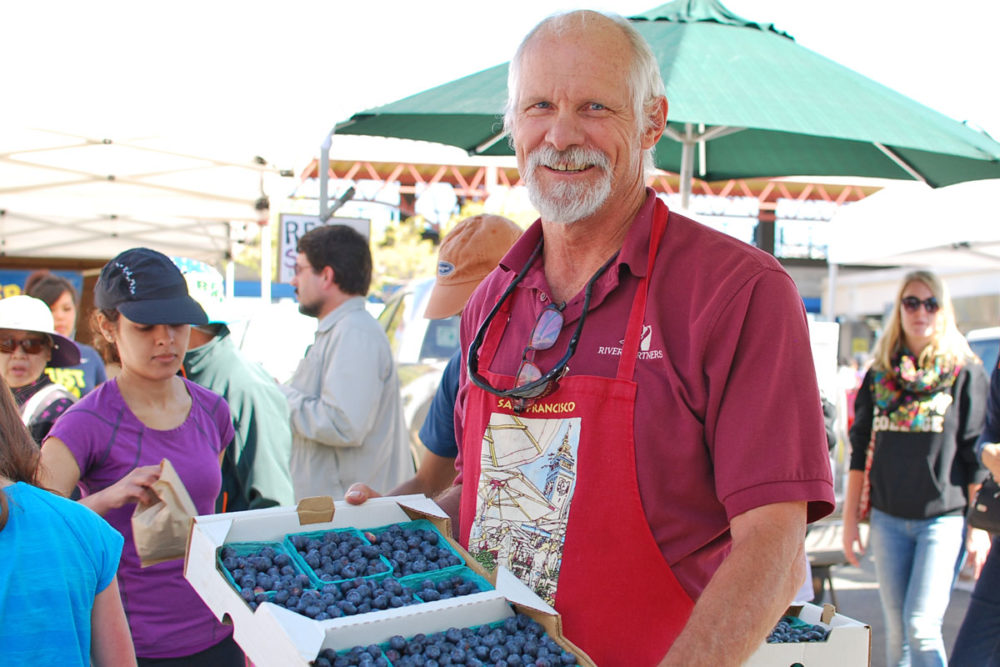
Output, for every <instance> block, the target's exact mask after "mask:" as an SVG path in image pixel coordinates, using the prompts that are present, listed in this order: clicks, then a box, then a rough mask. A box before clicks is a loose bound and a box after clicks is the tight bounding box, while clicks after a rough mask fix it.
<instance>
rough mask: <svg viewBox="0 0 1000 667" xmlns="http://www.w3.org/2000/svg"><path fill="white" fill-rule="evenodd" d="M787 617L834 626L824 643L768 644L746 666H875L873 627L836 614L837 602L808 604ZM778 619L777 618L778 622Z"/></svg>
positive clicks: (794, 607) (788, 613) (790, 608)
mask: <svg viewBox="0 0 1000 667" xmlns="http://www.w3.org/2000/svg"><path fill="white" fill-rule="evenodd" d="M785 615H786V616H797V617H798V618H800V619H802V620H803V621H805V622H806V623H811V624H813V625H815V624H820V625H823V626H825V627H828V628H830V634H829V636H828V637H827V639H826V641H823V642H798V643H788V644H764V645H763V646H761V647H760V648H759V649H757V652H756V653H754V654H753V655H752V656H750V659H749V660H748V661H747V662H746V663H745V664H744V667H792V666H793V665H800V666H801V667H866V666H867V665H871V647H872V629H871V626H869V625H866V624H865V623H861V622H860V621H855V620H854V619H852V618H848V617H846V616H842V615H841V614H838V613H836V611H835V609H834V607H833V605H829V604H827V605H823V607H818V606H816V605H814V604H809V603H805V604H802V605H795V606H792V607H789V608H788V611H786V612H785ZM776 622H777V621H776Z"/></svg>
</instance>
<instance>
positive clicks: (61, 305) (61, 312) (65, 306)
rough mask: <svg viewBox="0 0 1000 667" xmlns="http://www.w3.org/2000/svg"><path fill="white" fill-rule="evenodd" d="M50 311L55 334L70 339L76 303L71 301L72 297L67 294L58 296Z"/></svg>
mask: <svg viewBox="0 0 1000 667" xmlns="http://www.w3.org/2000/svg"><path fill="white" fill-rule="evenodd" d="M51 310H52V320H53V321H54V323H55V328H56V333H57V334H60V335H62V336H66V337H67V338H69V337H72V335H73V328H74V327H75V326H76V303H74V301H73V295H72V294H70V293H69V292H63V293H62V294H60V295H59V298H58V299H56V300H55V303H53V304H52V306H51Z"/></svg>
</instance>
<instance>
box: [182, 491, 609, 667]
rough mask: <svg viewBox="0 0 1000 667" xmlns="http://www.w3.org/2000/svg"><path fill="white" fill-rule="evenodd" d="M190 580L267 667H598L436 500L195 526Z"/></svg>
mask: <svg viewBox="0 0 1000 667" xmlns="http://www.w3.org/2000/svg"><path fill="white" fill-rule="evenodd" d="M184 572H185V576H186V577H187V579H188V580H189V581H190V582H191V584H192V586H194V588H195V590H196V591H198V594H199V595H201V597H202V598H203V599H204V600H205V602H206V603H207V604H208V606H209V608H210V609H212V611H213V612H214V613H215V615H216V616H217V617H218V618H219V619H220V620H222V621H224V622H227V623H231V624H232V625H233V636H234V638H235V639H236V642H237V643H238V644H239V645H240V646H241V648H243V650H244V651H245V652H246V654H247V657H248V658H249V659H250V660H251V661H252V662H253V663H254V665H256V666H257V667H267V666H268V665H281V666H285V665H301V666H312V665H315V666H316V667H328V666H332V665H345V666H346V665H384V666H386V667H404V666H406V665H425V664H435V663H441V662H442V661H443V660H447V661H450V664H464V665H493V664H505V665H508V664H550V665H582V666H588V667H593V663H592V661H591V660H590V659H589V658H588V657H587V656H586V655H585V654H584V653H582V652H581V651H580V650H579V649H578V648H577V647H576V646H574V645H573V644H572V643H571V642H569V641H568V640H567V639H565V638H564V637H563V636H562V634H561V631H560V621H559V616H558V614H557V613H556V612H555V610H554V609H552V607H550V606H549V605H547V604H546V603H545V602H544V601H542V600H541V599H540V598H538V596H536V595H535V594H534V592H532V591H531V590H530V589H528V588H527V587H526V586H525V585H524V584H522V583H521V582H520V581H519V580H518V579H517V578H516V577H515V576H514V575H512V574H511V573H510V572H508V571H507V570H505V569H503V568H498V569H497V570H496V571H495V572H493V573H487V572H486V571H485V570H483V568H482V566H481V565H480V564H479V563H477V562H476V561H475V560H474V559H472V558H471V557H470V556H469V554H468V553H467V552H466V551H465V550H464V549H462V548H461V546H459V545H458V543H457V542H455V541H454V540H453V539H452V538H451V530H450V526H449V522H448V519H447V517H446V516H445V515H444V513H443V512H442V511H441V509H440V508H439V507H438V506H437V505H436V504H434V502H433V501H431V500H429V499H427V498H425V497H424V496H400V497H396V498H376V499H372V500H369V501H368V502H366V503H365V504H364V505H361V506H354V505H348V504H346V503H342V502H336V503H334V502H333V501H332V499H330V498H308V499H305V500H303V501H302V502H301V503H299V506H298V507H273V508H268V509H263V510H252V511H246V512H232V513H229V514H213V515H207V516H199V517H195V519H194V520H193V521H192V527H191V535H190V537H189V539H188V547H187V554H186V559H185V564H184ZM443 656H446V657H443ZM529 661H530V662H529ZM539 661H541V662H539Z"/></svg>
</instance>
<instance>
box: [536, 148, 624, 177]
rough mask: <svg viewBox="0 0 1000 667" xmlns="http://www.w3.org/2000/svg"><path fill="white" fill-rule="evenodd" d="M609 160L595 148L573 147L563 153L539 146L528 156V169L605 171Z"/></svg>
mask: <svg viewBox="0 0 1000 667" xmlns="http://www.w3.org/2000/svg"><path fill="white" fill-rule="evenodd" d="M610 166H611V160H610V159H609V158H608V156H607V155H605V154H604V153H603V152H601V151H599V150H597V149H595V148H581V147H579V146H574V147H572V148H567V149H566V150H564V151H560V150H556V149H555V148H552V147H551V146H540V147H539V148H536V149H535V150H533V151H532V152H531V153H530V154H529V155H528V168H529V170H532V171H533V170H535V169H537V168H538V167H547V168H549V169H552V170H555V171H583V170H584V169H588V168H590V167H598V168H600V169H604V170H607V169H609V168H610Z"/></svg>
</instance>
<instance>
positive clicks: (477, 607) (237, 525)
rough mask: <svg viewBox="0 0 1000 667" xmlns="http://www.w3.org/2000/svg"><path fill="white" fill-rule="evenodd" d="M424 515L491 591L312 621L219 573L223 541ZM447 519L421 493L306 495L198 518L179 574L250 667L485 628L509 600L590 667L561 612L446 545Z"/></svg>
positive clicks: (285, 666)
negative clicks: (228, 628)
mask: <svg viewBox="0 0 1000 667" xmlns="http://www.w3.org/2000/svg"><path fill="white" fill-rule="evenodd" d="M416 518H426V519H428V520H430V521H432V522H433V523H435V525H437V526H438V528H439V530H441V532H442V533H443V534H444V535H445V536H446V537H447V538H448V540H449V541H450V542H451V544H452V546H454V547H455V548H456V550H457V551H458V552H459V553H460V554H462V555H463V556H464V557H465V559H466V564H467V565H469V567H471V568H472V569H473V570H475V571H476V572H477V573H478V574H480V575H481V576H483V577H485V578H487V579H488V580H490V582H491V583H493V584H494V587H495V590H492V591H484V592H480V593H475V594H473V595H467V596H463V597H459V598H452V599H448V600H439V601H436V602H425V603H422V604H418V605H412V606H408V607H401V608H398V609H387V610H384V611H376V612H370V613H367V614H359V615H356V616H347V617H343V618H336V619H330V620H326V621H315V620H313V619H310V618H307V617H305V616H302V615H300V614H297V613H295V612H293V611H289V610H287V609H285V608H283V607H280V606H278V605H275V604H271V603H264V604H261V605H260V606H259V607H258V608H257V610H256V611H252V610H251V609H250V607H249V606H247V604H246V602H244V601H243V599H242V598H241V597H240V595H239V593H238V592H237V591H236V590H234V589H233V588H232V586H230V584H229V582H228V581H227V580H226V578H225V577H224V576H223V574H222V573H221V572H220V571H219V569H218V565H217V562H216V550H217V549H218V548H219V547H221V546H222V545H223V544H225V543H228V542H250V541H280V540H281V539H282V538H283V536H284V535H286V534H289V533H296V532H305V531H319V530H327V529H330V528H345V527H354V528H359V529H362V530H364V529H366V528H376V527H379V526H384V525H388V524H391V523H398V522H403V521H410V520H412V519H416ZM447 521H448V519H447V516H446V515H445V514H444V513H443V512H442V511H441V509H440V508H439V507H438V506H437V505H436V504H435V503H434V502H433V501H431V500H429V499H427V498H426V497H424V496H420V495H414V496H399V497H394V498H375V499H372V500H369V501H368V502H366V503H365V504H364V505H360V506H356V505H348V504H346V503H342V502H339V501H338V502H336V503H334V502H333V501H332V500H331V499H330V498H308V499H305V500H303V501H302V502H301V503H300V504H299V506H298V507H272V508H268V509H263V510H250V511H246V512H232V513H229V514H211V515H205V516H198V517H195V518H194V519H193V520H192V525H191V534H190V537H189V538H188V545H187V553H186V557H185V562H184V576H185V577H186V578H187V580H188V581H190V582H191V585H192V586H193V587H194V589H195V590H196V591H197V592H198V594H199V595H200V596H201V597H202V599H204V600H205V603H206V604H207V605H208V607H209V608H210V609H211V610H212V612H213V613H214V614H215V616H216V618H218V619H220V620H222V621H223V622H226V623H231V624H232V625H233V637H234V638H235V640H236V642H237V643H238V644H239V645H240V647H241V648H242V649H243V651H244V652H245V653H246V654H247V657H249V658H250V660H252V661H253V663H254V665H256V667H269V666H272V665H273V666H274V667H292V666H295V667H306V666H307V665H309V662H310V661H312V660H314V659H315V658H316V656H317V655H318V654H319V652H320V651H321V650H322V649H324V648H332V649H334V650H338V651H339V650H343V649H347V648H351V647H352V646H358V645H361V646H364V645H368V644H378V643H382V642H385V641H387V640H388V639H389V638H390V637H392V636H393V635H403V636H405V637H410V636H413V635H414V634H416V633H420V632H423V633H431V632H437V631H441V630H446V629H448V628H449V627H469V626H474V625H481V624H484V623H491V622H493V621H498V620H502V619H504V618H506V617H507V616H511V615H512V614H513V612H512V610H511V607H510V605H509V604H508V602H510V603H513V604H514V605H515V606H516V608H517V610H518V611H521V612H524V613H526V614H528V615H530V616H531V617H532V618H534V619H535V620H536V621H538V622H539V623H541V624H542V625H543V626H544V627H545V628H546V630H547V631H548V632H549V634H550V635H551V636H552V637H553V638H554V639H555V640H556V641H557V642H558V643H559V644H560V645H562V646H563V647H564V648H565V649H567V650H570V651H572V652H573V653H575V654H576V655H577V657H578V662H579V664H580V665H584V666H587V667H594V665H593V662H592V661H590V659H589V658H588V657H587V656H586V654H584V653H583V652H582V651H580V649H578V648H577V647H576V646H574V645H573V644H572V643H570V642H569V641H568V640H566V639H565V638H564V637H563V636H562V631H561V624H560V618H559V615H558V614H557V613H556V611H555V610H554V609H553V608H552V607H550V606H549V605H547V604H546V603H545V602H544V601H543V600H542V599H541V598H539V597H538V596H537V595H535V593H534V592H533V591H531V590H530V589H529V588H528V587H526V586H525V585H524V584H522V583H521V582H520V580H518V579H517V578H516V577H515V576H514V575H512V574H511V573H510V572H509V571H507V570H506V569H504V568H498V569H497V571H496V572H495V573H493V574H492V575H491V574H488V573H486V572H485V571H484V570H483V569H482V567H480V566H479V564H478V563H476V561H474V560H473V559H472V558H471V557H470V556H469V555H468V553H467V552H465V550H464V549H462V548H461V547H460V546H459V545H458V544H457V543H456V542H454V541H453V540H451V537H450V529H449V528H448V523H447Z"/></svg>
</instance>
